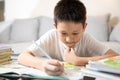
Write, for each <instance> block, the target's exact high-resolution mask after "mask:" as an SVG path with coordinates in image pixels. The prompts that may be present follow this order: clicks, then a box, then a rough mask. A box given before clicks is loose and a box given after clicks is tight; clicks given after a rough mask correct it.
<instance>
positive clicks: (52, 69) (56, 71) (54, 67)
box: [43, 59, 64, 75]
mask: <svg viewBox="0 0 120 80" xmlns="http://www.w3.org/2000/svg"><path fill="white" fill-rule="evenodd" d="M43 69H44V71H45V72H46V73H47V74H48V75H60V74H62V71H63V70H64V64H63V62H60V61H58V60H54V59H50V60H48V61H46V62H45V63H44V66H43Z"/></svg>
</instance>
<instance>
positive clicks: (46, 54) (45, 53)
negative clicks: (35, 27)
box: [33, 41, 52, 59]
mask: <svg viewBox="0 0 120 80" xmlns="http://www.w3.org/2000/svg"><path fill="white" fill-rule="evenodd" d="M33 43H34V44H35V45H36V47H37V48H38V49H39V50H40V51H41V53H43V54H44V55H45V56H46V57H47V58H48V59H52V58H51V57H50V56H49V55H48V53H47V52H45V51H44V50H43V49H42V48H41V47H40V46H39V45H38V44H37V43H36V42H35V41H33Z"/></svg>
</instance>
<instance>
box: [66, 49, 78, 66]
mask: <svg viewBox="0 0 120 80" xmlns="http://www.w3.org/2000/svg"><path fill="white" fill-rule="evenodd" d="M76 58H77V56H76V54H75V51H74V50H73V48H66V50H65V52H64V61H65V62H68V63H71V64H76Z"/></svg>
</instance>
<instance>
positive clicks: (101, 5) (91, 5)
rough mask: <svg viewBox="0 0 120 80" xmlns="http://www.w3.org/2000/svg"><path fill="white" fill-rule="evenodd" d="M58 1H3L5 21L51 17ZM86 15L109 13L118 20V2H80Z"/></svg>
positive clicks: (119, 10)
mask: <svg viewBox="0 0 120 80" xmlns="http://www.w3.org/2000/svg"><path fill="white" fill-rule="evenodd" d="M58 1H59V0H5V20H11V19H15V18H30V17H37V16H41V15H43V16H49V17H53V10H54V6H55V5H56V3H57V2H58ZM81 1H83V3H85V5H86V7H87V12H88V15H100V14H106V13H111V15H112V17H117V18H120V0H81Z"/></svg>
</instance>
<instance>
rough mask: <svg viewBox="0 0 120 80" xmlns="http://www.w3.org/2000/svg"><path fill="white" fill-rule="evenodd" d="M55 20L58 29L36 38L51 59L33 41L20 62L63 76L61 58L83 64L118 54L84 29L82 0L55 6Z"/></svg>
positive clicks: (71, 0)
mask: <svg viewBox="0 0 120 80" xmlns="http://www.w3.org/2000/svg"><path fill="white" fill-rule="evenodd" d="M54 21H55V23H54V26H55V28H56V29H53V30H50V31H49V32H47V33H46V34H44V35H43V36H42V37H41V38H40V39H39V40H37V41H36V43H37V44H38V45H39V46H40V47H41V48H42V49H44V50H45V51H46V52H47V53H48V55H49V56H50V57H52V59H47V58H45V56H44V55H43V53H42V52H41V51H40V50H39V49H38V48H37V47H36V45H35V44H32V45H31V46H30V47H29V48H28V49H26V50H25V51H24V52H23V53H21V54H20V56H19V57H18V62H19V63H20V64H23V65H26V66H30V67H34V68H37V69H40V70H43V71H45V72H46V73H47V74H49V75H60V74H61V73H62V70H63V69H64V65H63V62H62V61H65V62H67V63H71V64H74V65H77V66H80V65H85V64H87V63H88V61H89V60H99V59H103V58H107V57H111V56H116V55H117V53H115V52H114V51H113V50H111V49H109V48H108V47H106V46H105V45H103V44H101V43H100V42H99V41H97V40H96V39H94V38H93V37H92V36H91V35H89V34H88V33H86V32H85V28H86V26H87V24H86V8H85V6H84V4H83V3H82V2H80V1H79V0H60V1H59V2H58V3H57V5H56V6H55V9H54Z"/></svg>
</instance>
